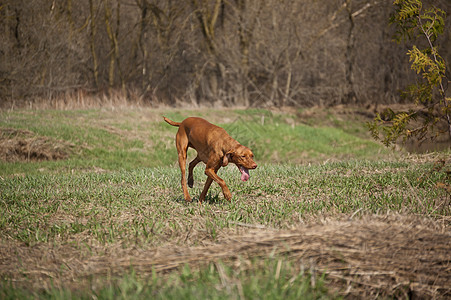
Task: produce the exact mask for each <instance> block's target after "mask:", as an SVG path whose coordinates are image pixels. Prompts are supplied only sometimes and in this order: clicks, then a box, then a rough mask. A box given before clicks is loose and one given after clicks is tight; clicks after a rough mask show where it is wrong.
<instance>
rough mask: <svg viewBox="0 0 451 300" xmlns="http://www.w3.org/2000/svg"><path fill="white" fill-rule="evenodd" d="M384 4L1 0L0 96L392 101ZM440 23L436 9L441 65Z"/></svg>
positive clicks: (349, 0)
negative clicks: (116, 95) (101, 95)
mask: <svg viewBox="0 0 451 300" xmlns="http://www.w3.org/2000/svg"><path fill="white" fill-rule="evenodd" d="M424 2H425V4H426V5H436V6H438V7H440V8H441V9H443V10H444V11H445V12H447V13H448V15H449V13H450V12H451V2H450V1H449V0H428V1H424ZM392 11H393V5H392V1H388V0H321V1H318V0H316V1H315V0H297V1H291V0H260V1H246V0H190V1H181V0H166V1H154V0H83V1H73V0H59V1H58V0H53V1H50V0H0V35H1V38H0V101H1V104H2V105H3V106H4V105H5V104H11V103H12V102H14V103H16V102H17V103H27V102H30V101H31V102H32V101H36V99H41V100H42V99H43V100H44V101H49V102H51V101H56V99H74V97H75V98H77V97H78V98H80V97H82V96H86V95H98V94H104V95H111V94H112V93H116V94H121V95H124V96H125V97H127V99H130V101H139V102H141V103H149V104H151V105H160V104H164V105H172V106H175V105H179V104H184V105H194V106H197V105H207V106H235V105H238V106H259V107H266V106H312V105H334V104H368V103H376V104H378V103H381V104H382V103H397V102H400V101H402V99H400V96H399V90H401V89H404V88H406V86H407V85H409V84H412V83H414V82H415V78H416V74H415V73H414V71H412V70H411V69H410V64H409V62H408V57H407V55H406V52H407V49H408V47H409V43H411V42H407V43H401V44H397V43H395V42H393V39H392V37H393V34H394V33H395V31H396V28H395V27H394V26H390V25H389V17H390V14H391V13H392ZM450 29H451V22H450V18H447V20H446V29H445V32H444V34H443V35H442V37H441V40H440V41H439V43H440V49H439V52H440V53H441V55H442V56H443V58H444V59H445V60H446V62H447V70H450V61H451V30H450ZM448 72H449V71H448ZM447 75H448V78H451V76H449V75H450V74H447Z"/></svg>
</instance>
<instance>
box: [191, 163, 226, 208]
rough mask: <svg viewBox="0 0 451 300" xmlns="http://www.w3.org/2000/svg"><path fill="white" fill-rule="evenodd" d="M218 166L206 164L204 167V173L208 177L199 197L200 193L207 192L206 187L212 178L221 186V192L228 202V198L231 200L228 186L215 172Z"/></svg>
mask: <svg viewBox="0 0 451 300" xmlns="http://www.w3.org/2000/svg"><path fill="white" fill-rule="evenodd" d="M219 168H220V166H219V167H216V168H211V167H208V164H207V168H206V169H205V175H207V176H208V179H207V182H205V186H204V190H203V191H202V194H201V197H202V195H204V194H207V191H208V188H209V187H210V185H211V182H212V180H214V181H216V182H217V183H218V184H219V186H220V187H221V189H222V193H223V194H224V198H226V200H227V201H229V202H230V200H232V194H231V193H230V191H229V188H228V187H227V185H226V183H225V181H224V180H223V179H222V178H221V177H219V176H218V174H216V172H217V171H218V170H219ZM204 197H205V195H204ZM199 199H200V198H199Z"/></svg>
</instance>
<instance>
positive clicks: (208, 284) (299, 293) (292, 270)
mask: <svg viewBox="0 0 451 300" xmlns="http://www.w3.org/2000/svg"><path fill="white" fill-rule="evenodd" d="M314 276H318V275H316V274H311V273H310V272H308V270H307V271H305V270H304V269H300V268H299V267H296V266H293V265H292V264H291V263H290V262H289V261H287V260H285V259H283V258H277V257H273V258H268V259H264V260H255V261H253V262H251V267H250V268H246V269H240V268H237V269H233V268H231V267H229V266H227V265H226V264H224V263H222V262H217V263H210V264H209V265H207V266H205V267H203V268H200V269H196V270H192V269H191V268H190V267H189V266H188V265H185V266H184V267H182V268H181V269H180V270H178V272H177V273H173V274H172V275H171V276H169V277H167V278H163V277H159V276H158V275H157V274H156V273H152V274H149V276H147V277H142V276H138V275H137V274H136V273H135V272H134V271H133V270H132V271H130V272H129V273H126V274H124V276H122V277H118V278H114V279H108V278H104V279H102V281H103V282H108V284H106V285H102V286H101V287H100V288H95V287H96V284H97V281H98V279H94V278H91V283H90V286H91V288H90V290H89V291H88V290H83V291H76V290H70V289H64V288H59V287H55V286H51V287H50V288H48V289H43V290H39V291H30V290H27V289H22V290H17V289H15V288H14V287H13V286H11V285H10V284H9V283H8V282H5V284H6V285H5V286H4V288H3V289H0V296H1V298H2V299H19V298H20V299H35V298H40V299H92V298H93V297H95V298H96V299H238V298H240V299H281V298H283V299H329V298H330V297H331V295H329V294H328V292H327V289H326V288H325V286H324V278H323V277H322V276H319V277H318V278H312V277H314Z"/></svg>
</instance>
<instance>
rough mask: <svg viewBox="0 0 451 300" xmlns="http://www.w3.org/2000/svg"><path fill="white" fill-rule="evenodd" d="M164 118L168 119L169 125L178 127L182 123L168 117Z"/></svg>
mask: <svg viewBox="0 0 451 300" xmlns="http://www.w3.org/2000/svg"><path fill="white" fill-rule="evenodd" d="M163 119H164V120H165V121H166V123H168V124H169V125H172V126H177V127H179V126H180V125H181V124H182V123H179V122H174V121H172V120H169V119H168V118H166V117H163Z"/></svg>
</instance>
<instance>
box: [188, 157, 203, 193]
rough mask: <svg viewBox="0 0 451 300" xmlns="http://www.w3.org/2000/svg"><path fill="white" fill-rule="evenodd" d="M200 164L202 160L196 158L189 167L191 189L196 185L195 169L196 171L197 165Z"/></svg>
mask: <svg viewBox="0 0 451 300" xmlns="http://www.w3.org/2000/svg"><path fill="white" fill-rule="evenodd" d="M200 162H201V160H200V158H199V156H196V158H195V159H193V160H192V161H191V162H190V163H189V166H188V186H189V187H190V188H192V187H193V185H194V177H193V169H194V167H195V166H197V164H198V163H200Z"/></svg>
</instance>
